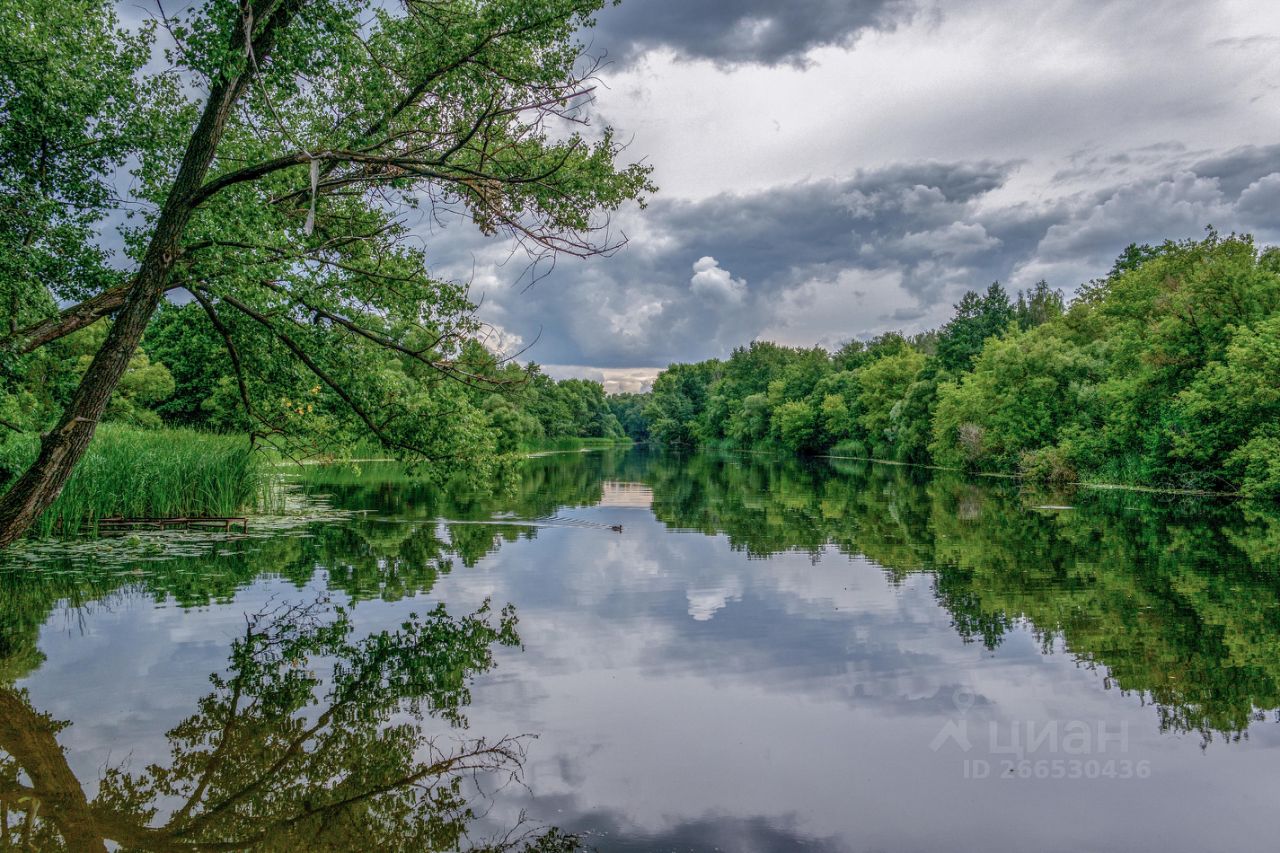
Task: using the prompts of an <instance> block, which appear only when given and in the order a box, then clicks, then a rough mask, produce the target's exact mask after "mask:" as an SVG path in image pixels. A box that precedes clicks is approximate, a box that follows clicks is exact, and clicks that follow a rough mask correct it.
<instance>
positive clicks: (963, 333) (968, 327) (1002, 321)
mask: <svg viewBox="0 0 1280 853" xmlns="http://www.w3.org/2000/svg"><path fill="white" fill-rule="evenodd" d="M1013 321H1014V309H1013V306H1012V305H1010V304H1009V296H1008V294H1006V293H1005V292H1004V288H1003V287H1001V286H1000V283H999V282H995V283H993V284H992V285H991V286H990V287H988V288H987V291H986V293H984V294H982V295H979V294H977V293H976V292H974V291H972V290H970V291H969V292H968V293H966V294H965V295H964V297H963V298H961V300H960V304H958V305H957V306H956V315H955V317H953V318H952V319H951V320H950V321H949V322H948V323H947V324H946V325H945V326H943V327H942V328H941V329H940V330H939V332H938V360H939V361H940V362H941V363H942V367H943V369H945V370H947V371H949V372H951V373H960V372H962V371H965V370H968V369H969V365H971V364H972V363H973V360H974V359H975V358H977V356H978V353H980V352H982V344H983V342H984V341H986V339H987V338H990V337H992V336H994V335H999V334H1000V333H1001V332H1003V331H1004V330H1005V329H1007V328H1008V327H1009V324H1010V323H1012V322H1013Z"/></svg>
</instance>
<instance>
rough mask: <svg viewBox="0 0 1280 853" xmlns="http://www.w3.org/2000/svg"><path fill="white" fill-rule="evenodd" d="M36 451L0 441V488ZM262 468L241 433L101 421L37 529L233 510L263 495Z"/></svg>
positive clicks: (71, 529) (27, 442)
mask: <svg viewBox="0 0 1280 853" xmlns="http://www.w3.org/2000/svg"><path fill="white" fill-rule="evenodd" d="M37 450H38V446H37V441H36V439H35V438H34V437H32V436H21V437H18V438H14V439H10V440H9V441H8V442H6V443H5V444H3V445H0V486H3V485H5V484H7V483H8V481H9V480H10V479H11V478H13V477H14V476H16V475H17V474H18V473H19V472H21V471H22V470H23V469H24V468H25V467H26V466H27V465H29V464H30V463H31V459H32V458H34V457H35V455H36V452H37ZM266 468H267V466H266V460H265V459H264V458H263V456H262V454H260V453H255V452H253V449H252V448H251V447H250V446H249V442H248V440H247V439H246V438H244V437H243V436H234V435H216V434H212V433H207V432H198V431H195V430H190V429H163V430H141V429H136V428H131V427H127V426H122V425H116V424H107V425H104V426H103V427H102V429H100V430H99V431H98V434H97V435H96V436H95V437H94V440H93V444H92V445H90V448H89V452H88V453H87V454H85V457H84V460H83V461H82V462H81V463H80V465H79V467H77V468H76V471H75V473H74V474H73V475H72V477H71V479H70V480H69V481H68V482H67V485H66V488H64V489H63V490H62V494H60V495H59V496H58V499H57V500H56V501H54V503H53V505H52V506H51V507H49V509H48V510H46V511H45V512H44V514H43V515H42V516H41V517H40V520H39V521H38V522H37V524H36V527H35V532H36V533H37V534H39V535H43V536H48V535H50V534H52V533H63V534H75V533H78V532H80V531H81V530H82V529H84V528H86V527H87V528H89V529H92V528H94V527H95V526H96V524H97V522H98V520H99V519H102V518H111V517H124V518H171V517H176V516H187V517H192V516H201V517H207V516H214V517H225V516H231V515H237V514H239V513H240V512H241V511H242V510H244V509H246V508H251V507H254V506H255V505H259V504H261V502H263V501H265V500H266V494H265V493H266V491H267V487H268V485H269V482H268V481H269V478H268V476H267V470H266Z"/></svg>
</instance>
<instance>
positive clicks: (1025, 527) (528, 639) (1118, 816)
mask: <svg viewBox="0 0 1280 853" xmlns="http://www.w3.org/2000/svg"><path fill="white" fill-rule="evenodd" d="M306 488H307V490H308V491H309V492H310V493H311V494H312V495H313V496H314V497H315V498H316V500H317V501H321V502H324V503H326V504H327V505H329V506H330V507H331V508H332V510H333V511H332V512H329V513H327V514H324V517H320V518H317V519H316V520H313V521H308V522H306V523H295V524H292V525H280V526H278V527H271V526H269V525H268V526H260V527H259V529H258V530H251V534H253V535H250V536H249V537H238V536H234V535H232V536H226V535H222V534H198V535H197V534H186V535H184V536H183V537H182V538H181V540H180V541H174V540H172V539H165V538H164V537H159V536H157V537H154V538H152V537H148V536H142V537H139V538H136V540H135V541H129V542H126V543H124V544H122V545H121V546H120V547H119V548H118V549H116V550H114V551H112V552H111V556H110V558H109V559H107V558H105V557H102V556H100V555H98V554H97V552H95V551H94V549H93V548H88V547H85V548H80V549H75V548H66V549H64V551H65V553H61V552H59V551H57V550H56V549H52V550H51V549H48V548H46V549H44V550H41V551H39V553H38V556H39V558H38V559H37V558H36V557H35V556H32V554H34V553H36V552H31V553H25V554H24V553H22V552H16V553H13V554H9V555H7V556H6V557H5V558H4V559H5V563H4V567H3V568H0V799H2V808H3V816H4V822H3V826H0V849H10V848H12V849H41V850H44V849H48V850H63V849H65V850H82V849H83V850H108V849H156V850H171V849H265V850H304V849H305V850H324V849H333V850H397V849H406V850H432V849H440V850H450V849H457V848H462V849H472V848H475V849H504V848H506V847H509V848H512V849H523V848H525V847H532V848H535V849H543V850H559V849H571V848H572V842H571V841H569V840H567V839H566V838H565V837H563V836H562V835H560V834H559V832H558V831H557V830H562V831H563V832H564V833H570V834H577V835H579V836H580V837H581V839H582V843H583V844H585V845H586V846H588V847H590V848H594V849H598V850H601V851H648V850H671V851H713V850H721V851H734V850H745V851H784V850H785V851H789V850H808V851H864V850H866V851H871V850H907V851H926V850H948V851H955V850H973V851H1005V850H1007V851H1024V850H1038V851H1056V850H1062V851H1068V850H1069V851H1087V850H1138V851H1145V850H1151V851H1157V850H1158V851H1181V850H1186V851H1201V850H1271V849H1274V848H1275V845H1276V840H1277V838H1280V808H1277V794H1276V787H1275V779H1276V778H1277V776H1278V775H1280V749H1278V747H1280V725H1277V722H1278V718H1277V709H1280V514H1278V513H1276V512H1274V511H1272V510H1270V509H1268V508H1266V507H1260V506H1259V507H1250V506H1249V505H1243V504H1231V503H1216V502H1211V501H1206V500H1201V499H1170V498H1161V497H1158V496H1152V495H1142V494H1134V493H1129V492H1118V491H1082V492H1077V493H1073V494H1048V493H1043V492H1033V491H1024V490H1022V489H1020V488H1019V487H1018V486H1017V484H1015V483H1011V482H1006V481H987V480H979V481H973V480H966V479H964V478H960V477H955V476H937V475H933V474H930V473H929V472H925V471H920V470H917V469H911V468H904V467H898V466H888V465H874V464H868V463H861V462H854V461H849V460H810V461H801V460H793V459H774V458H768V457H759V456H739V455H694V456H686V457H676V456H666V455H659V454H653V453H648V452H646V451H645V450H643V449H633V450H617V451H601V452H590V453H565V454H551V455H547V456H542V457H537V458H534V459H531V460H529V461H528V463H527V464H526V466H525V468H524V470H523V472H522V474H521V475H520V477H519V482H518V483H516V484H513V486H512V488H510V489H508V490H506V491H504V492H502V493H501V494H498V495H490V496H484V497H470V498H468V497H463V496H459V495H452V496H451V495H447V494H440V493H438V492H435V491H432V490H430V489H427V488H425V487H423V486H421V485H419V484H417V483H415V482H414V481H413V480H412V478H411V477H408V476H406V475H405V474H404V473H403V472H401V471H399V470H398V469H395V468H393V467H390V466H381V465H377V464H370V465H366V466H364V467H363V468H362V469H359V470H355V469H352V468H336V469H332V470H326V471H316V472H312V473H310V474H309V475H308V477H307V485H306ZM619 528H620V529H619ZM51 555H52V556H51ZM486 603H487V604H486ZM24 845H25V846H24ZM486 845H487V846H486Z"/></svg>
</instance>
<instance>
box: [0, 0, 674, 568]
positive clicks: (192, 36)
mask: <svg viewBox="0 0 1280 853" xmlns="http://www.w3.org/2000/svg"><path fill="white" fill-rule="evenodd" d="M600 5H601V0H484V2H479V3H475V2H462V0H457V2H455V1H454V0H434V2H427V0H410V2H407V3H405V4H403V5H402V6H397V7H395V8H394V9H393V8H391V7H384V6H382V5H375V4H371V3H362V2H348V0H259V1H258V2H250V3H245V4H241V5H235V4H227V3H216V2H209V3H206V4H204V5H200V6H194V7H189V8H188V9H186V10H183V11H182V12H179V13H177V14H176V15H175V16H174V17H173V18H171V19H170V21H169V24H170V29H171V34H172V37H173V38H174V40H175V42H176V45H175V49H174V50H173V51H171V52H170V53H169V54H166V55H167V56H168V57H169V59H170V61H171V63H172V67H171V68H169V69H165V70H164V71H163V72H162V73H158V74H148V73H144V72H143V71H142V66H143V64H144V62H146V61H147V60H148V59H149V58H150V53H149V51H148V50H147V49H146V45H145V44H143V43H137V44H136V45H135V44H134V43H133V42H128V41H126V40H123V39H122V38H118V37H117V35H118V34H117V33H115V19H114V13H113V8H114V7H113V5H112V4H111V3H109V2H106V0H96V2H84V0H58V2H57V3H54V4H48V3H45V4H34V3H12V4H6V5H5V6H4V9H3V11H2V12H0V16H2V17H0V32H2V33H5V34H6V35H5V36H4V37H5V38H10V39H13V38H18V39H26V38H27V36H26V35H25V33H27V32H28V31H29V30H30V27H29V26H28V24H27V23H26V19H27V18H30V17H32V16H33V15H35V14H36V12H35V10H36V9H37V8H38V9H40V10H42V11H41V14H46V13H47V14H50V15H51V16H53V17H54V18H55V19H57V20H62V21H70V20H75V21H76V22H77V23H76V25H74V26H66V27H64V28H62V29H55V30H51V31H49V32H44V33H41V34H40V36H39V38H38V39H36V40H34V41H32V45H34V47H30V49H32V50H38V51H40V52H42V53H43V54H44V55H46V56H48V57H49V60H48V61H49V62H50V63H51V64H52V66H53V67H55V68H59V69H74V68H75V67H76V65H75V63H87V64H88V65H89V66H92V67H101V68H104V69H108V70H109V73H104V74H100V75H89V76H91V77H92V79H93V80H94V81H95V83H94V84H93V85H94V86H97V85H101V86H102V87H103V91H104V93H105V94H103V95H102V96H101V97H94V98H88V99H85V101H84V103H83V104H80V105H79V106H82V107H83V108H82V109H80V112H79V115H80V119H79V120H78V122H73V124H74V127H73V128H72V133H71V135H72V136H74V138H75V140H76V141H77V142H79V141H81V140H84V139H86V138H88V139H96V137H97V133H98V131H99V130H100V129H101V130H103V131H104V133H105V134H106V136H108V137H109V138H111V139H116V138H122V139H124V140H125V144H124V146H123V149H122V150H120V151H117V152H115V153H113V154H112V156H113V157H114V158H115V159H114V160H112V159H110V158H106V159H104V158H103V157H101V156H100V155H99V154H98V153H97V149H96V148H95V147H94V146H88V147H86V148H84V149H83V150H82V149H79V148H73V147H72V146H66V149H67V151H68V154H67V157H68V159H69V160H70V161H73V162H72V165H71V167H70V169H69V171H70V172H71V173H74V175H76V176H78V177H76V178H75V179H74V181H73V182H74V183H76V185H77V186H83V187H89V186H90V185H91V184H95V182H96V185H98V186H103V187H105V185H106V183H105V182H106V180H107V177H108V173H109V170H110V168H112V167H113V164H115V163H118V162H122V159H123V157H124V156H125V155H129V154H132V155H135V156H136V157H137V162H138V164H139V165H138V166H137V168H136V169H135V170H134V179H135V185H136V186H137V187H138V192H137V194H138V197H139V199H138V200H139V201H141V202H144V203H146V204H149V205H150V207H149V208H147V211H148V212H145V213H144V214H143V216H142V219H141V221H140V222H139V223H138V224H137V225H136V227H135V228H134V229H132V230H130V231H129V232H128V245H129V254H130V258H131V259H132V260H133V261H134V263H135V265H136V266H135V268H134V270H133V271H132V272H131V273H130V274H129V276H128V278H127V281H126V282H125V283H123V284H119V285H115V286H111V287H108V286H106V283H101V284H99V285H98V286H96V287H93V288H90V289H89V290H90V292H89V293H88V294H86V295H87V298H86V299H85V300H84V301H82V302H81V303H79V304H78V305H76V306H73V307H71V308H68V309H66V310H64V311H63V312H61V314H59V315H57V316H51V317H46V318H44V319H42V320H41V321H40V322H39V323H37V324H35V325H30V324H29V325H27V326H24V327H22V328H19V329H18V330H17V331H16V332H13V333H12V334H10V336H9V337H8V338H7V339H6V340H5V342H4V346H5V348H6V349H7V350H8V351H9V352H10V353H18V354H21V353H25V352H30V351H31V350H32V349H35V348H38V347H39V346H41V345H42V344H44V343H47V342H48V340H51V339H53V338H55V337H57V336H59V335H62V334H66V333H69V332H71V331H74V330H75V329H76V328H80V327H82V326H84V325H87V324H88V323H89V322H91V321H92V320H93V319H96V318H98V317H100V316H103V315H105V314H108V313H112V314H114V322H113V323H112V326H111V329H110V332H109V333H108V335H107V337H106V339H105V341H104V343H103V345H102V347H101V348H100V349H99V350H98V352H97V354H96V355H95V357H94V359H93V361H92V362H91V364H90V365H89V368H88V370H87V371H86V372H85V374H84V377H83V379H82V380H81V382H80V384H79V386H78V387H77V389H76V391H75V393H74V394H73V396H72V398H71V400H70V402H69V403H68V405H67V406H66V407H65V409H64V411H63V413H62V415H61V417H60V418H59V420H58V423H57V424H56V425H55V427H54V428H53V429H52V430H51V431H50V432H49V433H48V434H47V436H46V438H45V439H44V441H43V443H42V448H41V452H40V454H39V456H38V457H37V460H36V462H35V463H34V464H33V465H32V467H31V468H30V469H29V470H28V471H27V472H26V473H25V474H24V475H23V476H22V477H20V478H19V479H18V480H17V481H16V482H15V483H14V484H13V485H12V486H11V487H10V488H9V490H8V491H7V492H6V494H5V495H4V496H3V498H0V544H7V543H9V542H12V541H13V540H14V539H15V538H16V537H17V536H19V535H21V534H22V532H23V531H24V530H25V529H26V528H27V527H28V526H29V525H30V524H31V523H32V522H33V521H34V520H35V518H36V517H38V516H39V514H40V512H41V511H42V510H43V509H44V508H45V507H46V506H48V505H49V503H50V502H52V500H53V499H54V498H55V497H56V495H57V494H58V491H59V489H60V488H61V487H62V484H63V483H65V482H66V479H67V478H68V477H69V476H70V473H71V471H72V470H73V469H74V467H75V465H76V463H77V461H78V460H79V458H80V457H81V455H82V454H83V453H84V450H85V448H86V447H87V445H88V443H89V441H90V439H91V438H92V436H93V431H94V428H95V427H96V425H97V423H98V422H99V421H100V420H101V418H102V416H103V413H104V412H105V410H106V408H107V406H108V404H109V402H110V399H111V395H112V394H113V392H114V391H115V389H116V386H117V384H118V383H119V381H120V379H121V377H122V376H123V374H124V372H125V371H126V369H127V368H128V365H129V360H130V359H131V358H132V356H133V353H134V351H135V350H136V348H137V346H138V344H139V342H140V341H141V340H142V337H143V333H144V332H145V330H146V328H147V326H148V323H149V321H150V319H151V316H152V314H153V313H154V312H155V310H156V307H157V304H158V302H159V300H160V298H161V296H162V294H163V293H164V292H165V291H167V290H169V289H171V288H173V287H176V286H179V285H180V286H183V287H185V288H187V289H188V290H189V291H190V292H191V293H192V294H193V295H194V296H195V297H196V299H197V301H198V302H199V303H200V305H201V308H202V309H203V310H204V311H205V312H206V314H207V315H208V317H209V322H210V323H211V324H212V325H213V327H214V328H215V329H216V330H217V332H218V334H219V337H221V338H222V339H223V341H224V345H225V347H226V350H227V353H228V356H229V358H230V360H231V362H232V366H233V370H234V373H235V375H236V380H235V382H236V387H237V392H238V396H239V398H240V401H241V405H242V407H243V413H244V415H245V416H246V418H248V419H250V420H251V421H252V422H253V423H254V424H255V425H256V426H255V429H256V430H257V431H258V432H259V433H260V434H262V435H263V436H264V437H270V436H273V435H278V434H286V435H287V434H288V433H289V432H290V431H291V429H292V427H293V426H294V425H295V424H296V423H297V420H298V418H300V417H302V416H301V415H297V416H296V417H295V414H296V408H297V407H295V406H293V405H292V403H294V402H296V400H297V399H298V397H299V396H300V394H301V393H303V392H304V391H306V390H308V389H310V388H312V387H318V388H319V389H320V390H319V392H318V394H319V395H320V396H322V397H323V398H324V399H323V400H322V401H321V402H322V406H320V407H314V404H313V407H314V408H322V409H323V414H324V415H325V416H326V417H327V418H329V419H331V421H332V428H331V429H328V430H326V432H327V433H328V434H330V435H332V436H334V437H345V436H348V435H351V434H353V433H355V432H363V433H365V434H372V435H373V436H375V437H376V438H377V439H378V440H379V441H381V442H382V443H384V444H385V445H387V446H388V447H390V448H393V449H395V450H397V451H399V452H402V453H405V454H411V455H415V456H418V457H422V458H426V459H431V460H436V461H444V460H446V459H450V458H456V457H457V456H459V455H465V454H466V453H469V452H478V451H482V450H483V449H484V448H486V447H488V446H491V444H490V441H489V439H490V436H488V435H487V434H484V435H482V434H481V433H482V432H483V425H484V424H483V416H482V415H480V414H479V413H476V412H465V413H462V414H461V415H458V414H457V409H458V405H459V404H458V401H457V400H456V399H451V398H450V397H449V395H447V394H445V393H443V392H441V391H440V390H439V383H440V381H441V380H446V379H453V380H458V381H462V382H472V381H476V379H477V377H476V376H475V374H473V373H472V372H471V371H470V370H469V369H468V367H469V365H468V364H466V363H465V362H463V361H462V360H461V358H460V356H461V355H462V346H461V343H462V342H463V341H464V340H466V339H467V338H468V337H469V336H470V335H471V334H473V333H474V331H475V330H476V323H475V320H474V317H473V315H472V307H471V305H470V303H469V302H468V301H467V299H466V294H465V291H464V290H463V289H462V288H461V287H460V286H458V285H455V284H450V283H444V282H438V281H435V280H432V279H431V278H430V277H429V276H428V275H427V273H426V264H425V256H424V254H423V251H422V250H421V249H420V248H418V247H414V246H412V245H410V244H409V243H408V242H406V238H407V227H406V220H405V218H404V215H403V214H404V211H405V210H406V209H409V208H412V207H413V206H415V205H426V206H427V207H428V208H429V212H431V213H434V214H435V215H436V216H439V217H449V216H454V215H461V216H465V217H466V218H468V219H470V220H471V221H472V222H473V223H474V224H475V226H476V227H478V228H479V229H480V230H481V231H482V232H484V233H486V234H497V233H504V234H507V235H510V236H513V237H515V238H517V239H519V240H520V241H522V242H523V244H524V245H525V246H526V247H528V248H529V249H530V250H531V251H533V252H535V253H573V254H579V255H590V254H594V253H597V252H599V251H601V250H604V249H608V248H611V246H610V244H608V243H607V242H606V238H605V236H604V235H605V233H606V232H605V230H604V229H605V226H606V224H607V223H606V221H605V218H604V217H606V216H607V214H608V213H609V212H610V211H612V210H614V209H616V208H617V207H618V206H619V205H621V204H622V203H623V202H625V201H627V200H629V199H633V198H637V197H639V196H641V195H642V194H644V193H645V192H647V191H649V190H650V189H651V186H650V184H649V181H648V169H647V168H646V167H642V166H629V167H625V168H618V167H616V166H615V159H616V158H617V157H618V154H619V150H620V148H619V145H618V143H617V142H616V141H615V140H614V137H613V135H612V133H611V132H610V131H609V130H608V129H605V130H604V131H602V132H600V133H598V134H596V135H595V136H594V140H595V141H588V140H587V138H586V137H585V136H583V135H580V134H568V135H564V134H560V133H558V132H555V133H553V132H552V131H551V129H550V128H551V124H552V122H553V120H557V119H559V118H567V119H569V120H571V121H573V120H577V121H583V120H584V115H583V113H582V112H581V111H580V110H579V105H580V104H582V103H583V101H584V98H585V97H586V95H587V94H588V87H587V86H586V85H585V83H584V80H585V79H586V78H587V77H589V76H590V74H591V68H590V64H589V63H585V64H584V62H583V61H582V48H581V45H580V43H579V42H578V41H577V37H576V33H577V32H578V30H579V29H580V28H581V27H583V26H587V25H589V24H590V22H591V15H592V14H593V13H594V12H595V11H596V10H597V9H598V8H599V7H600ZM50 9H52V11H50ZM82 25H83V26H84V27H85V30H86V31H87V32H91V33H93V34H95V35H93V36H92V37H91V38H89V39H86V38H84V37H82V36H81V35H80V31H79V29H78V27H80V26H82ZM13 33H18V34H19V35H18V36H13V35H11V34H13ZM28 40H29V39H28ZM3 47H4V48H5V50H3V51H0V53H7V52H8V50H9V47H10V45H4V46H3ZM17 47H18V48H21V49H28V47H29V46H28V45H27V44H26V42H23V43H22V44H20V45H18V46H17ZM19 65H20V66H21V67H25V65H24V64H22V63H20V64H19ZM12 67H18V66H11V65H5V66H4V68H5V69H11V68H12ZM5 74H6V75H7V76H6V80H5V82H4V83H2V84H0V86H3V90H4V91H7V92H12V93H17V94H16V95H13V96H11V97H10V99H9V102H8V103H7V105H6V110H7V111H8V114H9V115H8V123H7V125H6V126H13V127H19V128H25V130H23V131H22V132H23V133H27V134H30V135H31V136H32V137H33V139H34V144H33V145H32V146H28V148H29V150H32V151H39V150H40V147H41V137H42V130H41V127H42V124H41V119H40V116H41V115H42V114H43V113H47V112H50V111H54V110H56V109H57V105H58V104H59V100H58V99H59V98H61V97H62V96H63V92H62V90H61V89H59V88H58V87H57V86H55V85H49V84H47V83H46V82H42V81H41V80H39V79H31V78H28V77H26V76H22V75H20V74H18V73H16V72H14V71H12V70H6V71H5ZM61 76H62V77H63V78H64V79H78V78H79V77H80V76H81V75H78V74H72V75H67V74H62V75H61ZM181 76H185V77H186V78H187V79H189V80H191V81H193V83H194V84H195V85H192V86H190V87H183V88H179V86H178V85H177V83H176V81H177V79H178V78H179V77H181ZM195 92H204V93H206V94H205V95H204V96H203V98H202V99H201V100H199V101H196V100H193V99H192V98H191V96H190V94H189V93H195ZM122 104H124V105H125V106H126V107H127V109H124V108H121V106H120V105H122ZM42 111H43V112H42ZM120 112H123V113H125V115H126V117H130V116H134V115H137V116H142V117H149V118H150V119H151V124H149V125H148V127H149V129H150V131H151V132H149V133H145V134H144V133H134V132H121V133H116V132H115V131H114V130H113V125H112V121H113V118H112V117H113V116H115V115H117V114H118V113H120ZM123 121H124V119H123V118H122V119H120V120H119V121H116V122H115V123H116V124H120V123H121V122H123ZM124 130H125V131H127V130H128V128H124ZM24 163H25V164H26V165H24V166H23V168H27V167H28V166H29V165H30V163H35V164H36V165H37V166H38V163H39V158H38V157H36V158H35V159H34V160H33V159H32V158H27V160H26V161H24ZM6 257H10V258H12V257H14V256H13V255H12V254H8V255H6ZM16 257H17V258H18V259H19V260H18V261H17V262H18V263H25V261H24V260H23V259H24V258H25V257H26V256H25V255H23V254H21V253H19V254H18V255H17V256H16ZM32 275H34V272H32V271H29V270H27V269H19V270H17V271H16V272H15V273H14V276H15V280H29V279H30V278H31V276H32ZM46 307H47V305H46ZM14 325H17V324H16V323H10V326H11V327H12V326H14ZM291 413H295V414H291Z"/></svg>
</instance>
